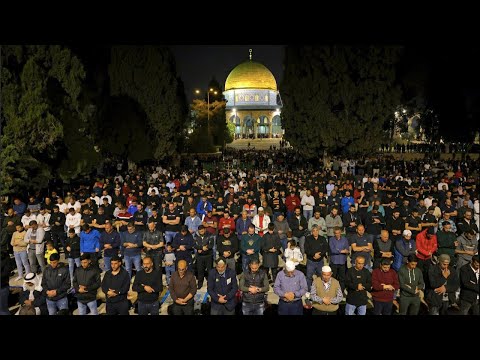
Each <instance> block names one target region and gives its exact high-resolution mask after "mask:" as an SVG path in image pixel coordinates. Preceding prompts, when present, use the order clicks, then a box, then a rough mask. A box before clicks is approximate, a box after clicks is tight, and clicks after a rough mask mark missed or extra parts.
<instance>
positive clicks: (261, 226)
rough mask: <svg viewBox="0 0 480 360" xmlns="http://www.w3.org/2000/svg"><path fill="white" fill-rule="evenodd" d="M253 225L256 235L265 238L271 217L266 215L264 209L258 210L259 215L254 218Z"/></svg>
mask: <svg viewBox="0 0 480 360" xmlns="http://www.w3.org/2000/svg"><path fill="white" fill-rule="evenodd" d="M252 224H253V225H255V233H256V234H258V235H260V236H263V234H264V233H265V232H266V231H267V229H268V224H270V216H268V215H265V210H264V208H263V207H261V206H260V207H259V208H258V214H257V215H255V216H254V217H253V220H252Z"/></svg>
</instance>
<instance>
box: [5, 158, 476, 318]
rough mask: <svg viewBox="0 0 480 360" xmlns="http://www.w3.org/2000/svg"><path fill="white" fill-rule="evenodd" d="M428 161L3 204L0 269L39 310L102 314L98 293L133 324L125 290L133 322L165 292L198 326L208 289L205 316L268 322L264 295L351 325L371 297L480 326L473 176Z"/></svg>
mask: <svg viewBox="0 0 480 360" xmlns="http://www.w3.org/2000/svg"><path fill="white" fill-rule="evenodd" d="M344 163H345V166H346V167H345V168H344V166H343V165H344ZM377 165H378V164H377ZM380 165H381V164H380ZM426 165H427V164H422V163H420V166H419V164H416V165H415V166H413V167H412V166H411V164H408V163H404V166H403V167H399V168H397V171H396V172H393V173H390V174H388V175H383V173H381V172H380V170H379V169H373V170H374V171H376V170H377V171H376V172H374V173H373V175H372V176H369V175H368V174H358V173H357V172H356V171H355V167H353V169H352V164H351V163H350V162H348V161H345V162H341V163H340V168H339V169H338V171H336V170H332V169H330V168H327V169H324V170H323V171H313V170H312V171H311V172H303V171H302V172H299V173H290V172H287V173H284V174H281V173H275V172H273V171H270V172H269V171H268V170H263V169H262V170H257V171H244V170H235V171H233V172H232V171H231V170H230V171H212V172H211V173H208V172H205V171H204V172H202V173H197V172H195V171H188V170H186V171H183V172H181V171H178V172H177V173H174V172H173V170H172V171H170V170H167V169H163V168H157V169H154V170H152V171H139V172H137V173H132V172H130V173H128V174H123V175H120V174H117V175H116V176H115V177H114V178H112V179H109V178H107V179H97V181H95V182H94V183H93V184H92V185H91V186H86V185H82V186H80V188H79V189H75V191H72V192H70V193H67V194H66V196H65V197H62V196H60V195H58V194H57V193H56V192H55V191H51V192H50V194H49V196H46V197H43V198H42V199H39V198H38V197H35V196H31V197H30V198H29V199H28V201H27V202H26V203H24V202H23V201H22V199H21V198H19V197H16V198H14V199H13V202H12V203H11V204H3V205H6V206H5V209H3V210H2V213H4V214H3V219H2V225H3V226H2V233H1V240H2V248H1V249H2V257H4V256H5V257H7V256H11V257H12V258H14V259H15V263H16V268H17V270H16V271H17V274H16V278H15V280H16V281H20V280H23V283H24V285H23V290H24V291H23V292H22V296H21V297H20V302H21V305H22V308H23V307H25V306H27V307H31V308H33V311H32V310H31V309H30V310H31V311H30V313H33V312H35V313H36V314H56V313H57V312H58V311H62V310H65V309H67V308H68V301H67V294H68V293H74V294H75V297H76V299H77V302H78V309H79V314H87V313H89V314H97V313H98V310H97V301H96V300H97V292H98V291H100V290H99V289H101V290H102V291H103V293H104V294H105V297H106V305H107V306H106V312H107V314H128V311H129V301H128V299H127V296H128V293H129V291H134V292H137V293H138V299H137V301H138V313H139V314H142V315H143V314H152V315H158V313H159V296H160V294H161V293H162V291H163V286H167V287H168V290H169V292H170V296H171V298H172V300H173V305H172V307H171V313H172V314H193V303H194V297H195V294H196V292H197V290H198V289H200V288H202V286H203V284H204V281H205V280H206V282H207V289H208V294H209V296H210V303H211V310H210V312H211V314H221V315H228V314H234V313H235V308H236V307H237V305H240V304H241V308H242V313H243V314H255V315H260V314H263V312H264V310H265V306H266V305H267V296H266V294H267V292H268V291H269V290H270V286H273V291H274V293H275V294H277V295H278V297H279V302H278V313H279V314H282V315H283V314H302V313H303V310H304V307H305V306H308V305H309V304H311V306H312V307H313V314H323V315H331V314H337V313H339V306H340V304H341V303H342V301H343V302H344V303H345V309H344V311H342V312H344V313H345V314H347V315H352V314H358V315H364V314H365V313H366V309H367V305H368V304H369V302H370V301H371V304H372V305H373V313H374V314H378V315H380V314H385V315H387V314H392V313H394V312H395V311H398V312H399V313H400V314H418V312H419V310H420V306H421V304H424V306H425V307H426V308H427V309H428V312H429V313H430V314H447V313H448V312H449V310H451V309H455V310H457V312H458V313H461V314H468V313H469V312H471V313H473V314H478V293H479V291H478V288H479V287H478V274H479V270H478V269H479V266H478V265H479V263H478V238H479V231H478V213H479V208H478V206H479V204H478V190H477V188H476V182H477V181H478V173H477V172H476V170H475V169H474V168H472V167H471V164H468V163H459V164H458V166H457V168H453V167H452V166H451V165H452V164H447V165H448V166H447V167H446V168H445V169H443V171H441V172H440V173H435V172H432V171H431V169H430V166H426ZM469 165H470V166H469ZM5 210H6V211H5ZM61 254H64V257H65V261H66V263H64V262H61V261H60V255H61ZM101 259H103V261H102V262H100V261H99V260H101ZM5 263H7V262H5ZM283 263H284V264H285V265H284V266H283V268H281V267H280V264H283ZM2 264H3V262H2ZM7 270H8V269H3V265H2V299H4V292H5V291H4V290H5V288H6V289H7V296H8V280H9V279H8V276H6V282H5V280H4V279H5V276H3V274H4V273H5V272H7ZM101 273H104V274H103V276H101ZM8 275H10V271H8ZM163 275H165V276H163ZM237 275H241V276H240V277H238V278H237ZM132 279H133V285H132V288H131V289H130V284H131V281H132ZM5 283H6V285H5ZM370 298H371V299H370ZM4 304H5V301H4V300H2V312H4V311H5V309H4ZM21 310H22V309H21ZM7 311H8V309H7ZM23 312H27V311H26V310H24V311H23Z"/></svg>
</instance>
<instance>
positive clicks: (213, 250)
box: [212, 235, 217, 261]
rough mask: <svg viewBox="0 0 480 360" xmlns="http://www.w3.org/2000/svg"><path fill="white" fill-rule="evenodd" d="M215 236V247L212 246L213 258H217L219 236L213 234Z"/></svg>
mask: <svg viewBox="0 0 480 360" xmlns="http://www.w3.org/2000/svg"><path fill="white" fill-rule="evenodd" d="M212 238H213V248H212V260H213V261H215V260H217V236H216V235H212Z"/></svg>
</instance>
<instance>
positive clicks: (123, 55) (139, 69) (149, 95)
mask: <svg viewBox="0 0 480 360" xmlns="http://www.w3.org/2000/svg"><path fill="white" fill-rule="evenodd" d="M109 74H110V85H111V95H113V96H122V95H126V96H129V97H131V98H132V99H133V100H134V101H136V102H137V103H138V104H139V106H140V107H141V108H142V110H143V111H144V112H145V114H146V116H147V119H148V121H147V128H148V129H149V132H150V133H151V135H152V137H153V138H155V139H156V141H155V143H154V144H152V146H154V148H153V155H154V157H155V158H156V159H164V158H169V157H176V156H178V154H179V153H180V152H181V151H182V147H183V137H182V136H179V134H182V133H183V130H184V127H185V125H186V121H187V114H188V113H187V110H188V108H187V102H186V98H185V92H184V88H183V83H182V81H181V80H180V79H179V78H178V77H177V74H176V65H175V59H174V57H173V55H172V53H171V51H170V49H168V48H167V47H158V46H114V47H112V56H111V65H110V67H109ZM146 140H148V138H146Z"/></svg>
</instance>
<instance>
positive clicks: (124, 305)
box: [107, 300, 130, 315]
mask: <svg viewBox="0 0 480 360" xmlns="http://www.w3.org/2000/svg"><path fill="white" fill-rule="evenodd" d="M129 309H130V304H129V303H128V300H122V301H119V302H116V303H109V302H107V315H128V310H129Z"/></svg>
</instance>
